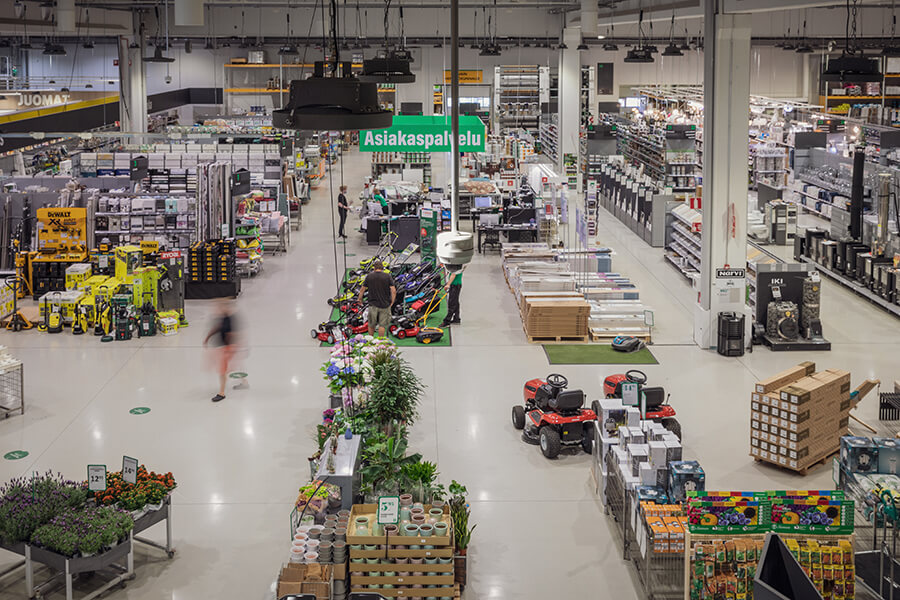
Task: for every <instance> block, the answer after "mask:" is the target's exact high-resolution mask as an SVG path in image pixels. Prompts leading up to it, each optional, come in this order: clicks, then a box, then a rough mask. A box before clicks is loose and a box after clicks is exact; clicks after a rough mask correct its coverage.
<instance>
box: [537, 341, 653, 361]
mask: <svg viewBox="0 0 900 600" xmlns="http://www.w3.org/2000/svg"><path fill="white" fill-rule="evenodd" d="M544 352H545V353H546V354H547V360H548V361H549V362H550V364H551V365H655V364H657V360H656V357H654V356H653V353H652V352H650V350H648V349H647V348H642V349H641V350H638V351H637V352H617V351H615V350H613V348H612V346H611V345H609V344H544Z"/></svg>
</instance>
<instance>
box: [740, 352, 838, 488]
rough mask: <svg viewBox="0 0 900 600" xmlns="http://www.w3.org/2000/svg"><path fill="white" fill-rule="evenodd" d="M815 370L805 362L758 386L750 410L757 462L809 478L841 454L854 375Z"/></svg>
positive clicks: (753, 446)
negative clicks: (812, 469)
mask: <svg viewBox="0 0 900 600" xmlns="http://www.w3.org/2000/svg"><path fill="white" fill-rule="evenodd" d="M815 370H816V365H815V363H813V362H808V361H807V362H803V363H800V364H799V365H797V366H796V367H793V368H791V369H788V370H787V371H784V372H782V373H779V374H778V375H775V376H773V377H769V378H768V379H765V380H763V381H760V382H757V384H756V386H755V389H754V392H753V394H752V395H751V405H750V455H751V456H753V457H754V458H755V459H757V460H761V461H765V462H769V463H772V464H775V465H779V466H782V467H785V468H787V469H791V470H793V471H799V472H805V471H806V469H808V468H809V467H811V466H813V465H815V464H816V463H818V462H820V461H822V460H824V459H825V458H827V457H828V456H830V455H832V454H834V453H835V452H837V450H838V448H839V446H840V438H841V436H843V435H846V434H847V426H848V424H849V417H850V410H851V409H852V408H853V407H854V406H855V402H854V401H853V400H851V398H850V373H849V372H847V371H842V370H840V369H828V370H826V371H821V372H819V373H816V372H815Z"/></svg>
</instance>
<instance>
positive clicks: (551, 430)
mask: <svg viewBox="0 0 900 600" xmlns="http://www.w3.org/2000/svg"><path fill="white" fill-rule="evenodd" d="M568 385H569V381H568V380H567V379H566V378H565V377H563V376H562V375H559V374H558V373H552V374H550V375H548V376H547V379H546V380H543V379H532V380H531V381H526V382H525V390H524V396H525V405H524V406H522V405H520V404H517V405H515V406H513V409H512V422H513V427H515V428H516V429H522V430H523V431H522V440H523V441H525V443H528V444H534V445H540V447H541V452H543V453H544V456H546V457H547V458H556V457H557V456H558V455H559V451H560V450H561V449H562V447H563V446H576V445H580V446H581V448H582V449H583V450H584V451H585V452H587V453H588V454H590V453H591V451H592V449H593V445H594V421H596V420H597V415H596V414H595V413H594V411H593V410H590V409H588V408H583V406H584V392H582V391H581V390H567V389H566V388H567V387H568Z"/></svg>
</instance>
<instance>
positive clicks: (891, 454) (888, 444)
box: [872, 437, 900, 475]
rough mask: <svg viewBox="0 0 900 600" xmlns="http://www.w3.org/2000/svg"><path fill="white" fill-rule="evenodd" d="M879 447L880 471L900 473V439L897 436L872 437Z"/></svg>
mask: <svg viewBox="0 0 900 600" xmlns="http://www.w3.org/2000/svg"><path fill="white" fill-rule="evenodd" d="M872 441H873V442H874V443H875V447H876V448H878V472H879V473H888V474H890V475H898V474H900V440H898V439H897V438H885V437H876V438H872Z"/></svg>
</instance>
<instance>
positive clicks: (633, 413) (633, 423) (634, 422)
mask: <svg viewBox="0 0 900 600" xmlns="http://www.w3.org/2000/svg"><path fill="white" fill-rule="evenodd" d="M625 419H626V423H625V424H626V425H628V427H637V428H638V429H640V426H641V411H640V410H639V409H637V408H635V407H633V406H628V407H626V408H625Z"/></svg>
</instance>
